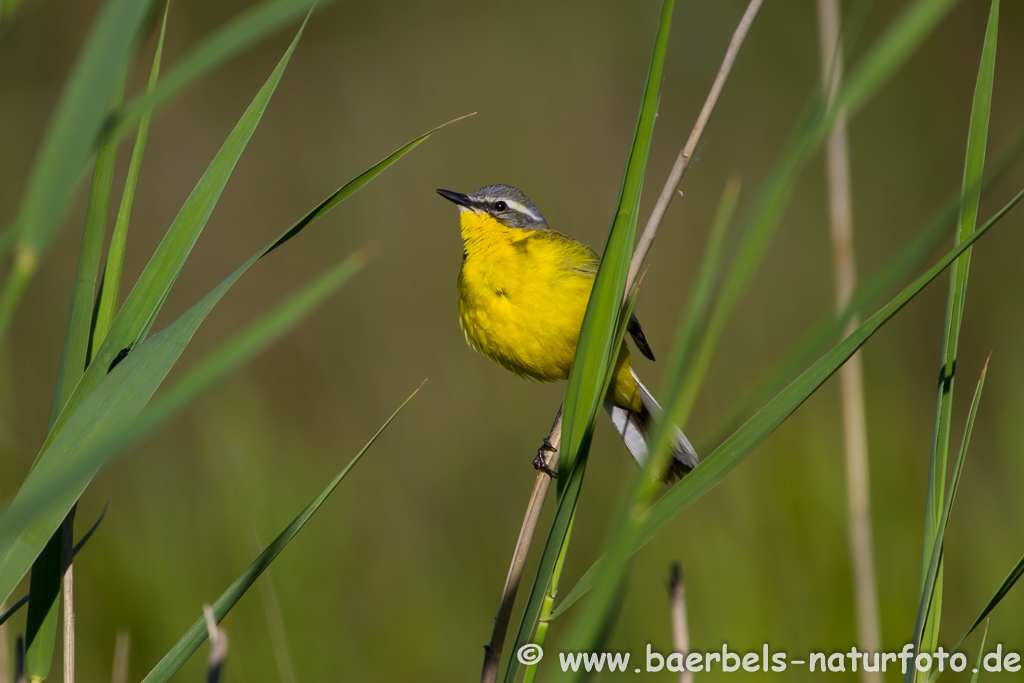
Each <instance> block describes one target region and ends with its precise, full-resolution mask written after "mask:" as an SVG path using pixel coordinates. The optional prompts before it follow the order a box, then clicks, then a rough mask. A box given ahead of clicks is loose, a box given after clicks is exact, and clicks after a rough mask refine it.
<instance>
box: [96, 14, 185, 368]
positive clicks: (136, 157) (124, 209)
mask: <svg viewBox="0 0 1024 683" xmlns="http://www.w3.org/2000/svg"><path fill="white" fill-rule="evenodd" d="M170 10H171V3H170V0H168V2H167V4H166V5H165V6H164V18H163V22H162V23H161V24H160V38H159V40H158V41H157V44H156V53H155V54H154V55H153V66H152V67H150V71H149V84H148V85H147V86H146V92H147V93H151V92H153V89H154V88H155V87H156V84H157V78H158V77H159V76H160V59H161V57H162V56H163V52H164V36H165V35H166V33H167V15H168V13H169V12H170ZM152 114H153V109H152V108H149V109H147V110H146V111H145V112H143V114H142V120H141V121H139V130H138V132H137V133H136V135H135V147H134V148H133V149H132V160H131V163H130V164H129V165H128V176H127V177H126V178H125V181H124V190H123V191H122V192H121V206H120V207H119V208H118V210H117V221H116V223H115V224H114V233H113V235H112V236H111V237H110V247H109V248H108V249H107V262H106V265H105V266H104V267H103V284H102V286H101V287H100V293H99V297H98V300H97V302H96V315H95V317H94V319H93V331H92V339H91V347H90V351H91V350H95V349H98V348H99V346H100V344H101V343H102V341H103V338H104V337H106V336H107V331H108V330H110V324H111V323H112V322H113V321H114V313H115V312H116V310H117V299H118V294H119V293H120V291H121V269H122V266H123V265H124V251H125V246H126V244H127V242H128V223H129V221H130V220H131V216H132V206H133V205H134V204H135V189H136V188H137V187H138V184H139V171H140V170H141V168H142V155H143V153H144V152H145V149H146V137H147V136H148V135H149V121H150V119H151V118H152ZM113 140H114V139H113V138H110V140H109V141H108V142H107V143H106V144H108V145H109V144H111V143H112V141H113ZM113 144H114V145H116V144H117V143H116V142H113ZM89 360H90V361H91V360H92V358H91V357H90V358H89Z"/></svg>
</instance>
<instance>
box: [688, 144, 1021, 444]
mask: <svg viewBox="0 0 1024 683" xmlns="http://www.w3.org/2000/svg"><path fill="white" fill-rule="evenodd" d="M1022 153H1024V129H1021V130H1020V131H1018V132H1017V134H1016V135H1015V136H1014V138H1013V139H1012V140H1011V141H1010V142H1009V143H1007V144H1006V145H1005V146H1004V147H1003V148H1002V149H1001V150H999V153H998V155H997V156H996V159H995V160H994V161H993V162H992V163H990V164H988V166H987V168H986V169H985V175H984V178H983V180H982V186H981V189H982V191H984V190H986V189H987V188H988V187H990V186H991V185H992V184H993V183H995V182H996V181H998V180H999V179H1000V178H1002V177H1003V176H1004V175H1005V174H1006V172H1007V171H1008V170H1009V169H1010V168H1012V166H1013V165H1014V164H1015V163H1016V162H1017V161H1018V160H1019V159H1020V157H1021V154H1022ZM959 212H960V192H959V191H957V192H956V194H955V195H954V196H952V197H950V198H949V200H948V201H947V203H946V205H945V206H944V207H943V208H942V209H941V210H939V211H938V212H936V214H935V215H934V216H933V217H932V218H931V219H930V220H929V221H928V222H927V223H926V224H925V227H924V228H922V229H921V231H920V232H919V233H918V234H917V236H915V237H914V238H913V239H912V240H910V241H909V242H908V243H907V245H906V246H905V247H904V248H903V249H902V250H901V251H900V252H899V253H898V254H897V255H896V256H895V257H893V258H892V259H891V260H890V261H889V262H888V263H887V264H886V265H885V266H884V267H882V268H881V269H879V270H878V271H877V272H876V273H874V274H873V275H872V276H871V277H870V278H869V279H867V280H866V281H865V282H863V283H862V284H861V285H860V286H859V287H858V288H857V290H856V291H855V292H854V295H853V297H852V298H851V299H850V303H849V304H848V305H847V307H846V309H845V310H843V311H842V312H841V313H840V314H839V315H838V316H837V315H835V313H834V312H832V311H829V312H827V313H825V314H824V315H823V316H822V318H821V319H820V320H819V321H818V322H817V323H816V324H815V325H814V326H813V327H812V328H811V329H810V330H809V331H808V332H807V334H805V335H804V337H803V338H802V339H801V340H800V341H799V342H798V343H797V344H796V345H795V346H794V347H793V350H792V351H791V352H790V353H789V354H787V356H786V357H785V359H784V360H783V361H782V362H780V363H779V364H778V365H776V367H775V368H774V369H773V370H772V372H771V373H770V374H769V375H767V376H766V377H765V379H764V380H763V381H761V382H760V383H759V384H758V386H757V387H756V388H755V389H754V390H753V391H751V392H750V394H749V395H748V396H747V397H746V398H745V399H743V400H741V401H740V402H739V403H738V404H737V405H736V407H735V408H734V409H733V410H732V412H731V413H730V414H729V416H728V417H727V418H726V419H725V420H723V421H722V424H721V425H720V426H719V427H718V428H716V429H715V430H714V432H713V433H712V435H711V437H709V438H708V440H707V441H708V443H711V444H719V443H721V442H722V441H724V440H725V439H726V437H728V436H729V435H730V434H732V433H733V432H734V431H736V430H737V429H738V428H739V427H740V425H742V424H743V423H744V422H745V421H746V420H747V419H749V418H750V416H751V415H753V413H754V412H755V411H756V410H757V409H758V408H759V407H760V406H762V405H764V404H765V402H767V401H768V400H769V399H771V397H772V396H774V395H775V394H777V393H778V392H779V391H781V390H782V389H783V388H784V387H785V386H786V384H787V383H789V382H791V381H792V379H793V378H794V377H796V376H797V375H798V374H800V372H801V370H803V369H805V368H806V367H807V366H808V365H810V364H811V363H812V362H813V361H814V360H815V359H816V358H817V357H818V356H819V355H821V354H822V353H823V352H824V351H825V350H826V348H827V347H826V344H829V343H834V341H833V340H836V339H838V337H839V335H840V334H841V333H842V331H843V329H844V328H845V327H846V323H847V322H849V320H850V319H851V318H852V317H853V316H854V315H855V314H856V313H858V312H860V311H862V310H863V309H864V307H865V306H867V305H868V304H870V303H872V302H874V301H875V300H877V299H878V298H879V297H881V296H882V294H884V293H885V292H887V291H890V290H891V289H892V288H894V287H895V286H896V285H897V284H899V282H900V281H901V280H903V279H904V278H906V277H907V275H908V273H910V272H911V270H912V269H913V268H915V267H919V266H920V265H922V264H923V262H924V259H925V257H926V256H927V255H928V253H929V252H930V251H931V250H932V249H933V248H934V247H935V246H936V245H937V244H938V243H939V242H940V240H941V239H942V238H943V237H945V236H946V235H947V234H948V233H947V232H946V231H947V230H948V229H949V227H950V226H951V225H953V224H954V222H955V221H956V218H957V216H958V215H959ZM677 424H678V423H677ZM681 426H684V427H685V425H681ZM705 450H708V449H705ZM698 452H700V451H698Z"/></svg>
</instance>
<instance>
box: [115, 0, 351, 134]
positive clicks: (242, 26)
mask: <svg viewBox="0 0 1024 683" xmlns="http://www.w3.org/2000/svg"><path fill="white" fill-rule="evenodd" d="M330 2H331V0H323V1H322V2H320V4H321V5H327V4H330ZM316 4H317V0H265V1H264V2H261V3H259V4H258V5H254V6H253V7H251V8H249V9H247V10H245V11H244V12H242V13H241V14H239V15H238V16H236V17H235V18H233V19H231V20H230V21H229V22H227V23H226V24H224V25H223V26H221V27H220V28H218V29H216V30H215V31H213V32H212V33H211V34H210V35H209V36H207V37H206V38H205V39H203V41H202V42H200V43H199V44H198V45H196V46H195V47H194V48H192V49H191V50H190V51H189V52H188V54H186V55H185V56H184V57H182V58H181V60H179V61H178V63H177V64H176V65H175V66H174V67H173V68H172V69H170V70H169V71H168V72H167V75H166V76H165V77H164V78H163V79H162V80H161V82H160V84H159V86H158V87H157V88H155V89H153V90H147V91H146V93H145V94H144V95H142V96H140V97H137V98H135V99H134V100H132V101H131V102H129V103H128V104H127V105H126V106H125V108H124V109H123V110H122V111H121V113H120V114H117V115H115V116H111V117H110V118H109V119H107V121H106V123H105V125H104V127H103V131H102V133H101V142H105V141H106V140H120V139H121V138H122V137H124V136H125V135H126V134H127V133H128V131H129V130H131V127H132V126H133V125H134V124H135V122H136V121H138V120H139V119H141V118H142V117H143V116H145V115H146V112H152V111H153V110H155V109H158V108H159V107H161V106H162V105H164V104H166V103H167V102H169V101H170V100H171V99H173V98H174V97H176V96H177V95H178V94H179V93H181V92H182V91H183V90H184V89H185V88H187V87H188V86H190V85H192V84H193V83H195V82H196V81H197V80H199V79H200V78H202V77H203V76H205V75H206V74H207V73H209V72H210V71H212V70H213V69H215V68H217V67H218V66H220V65H221V64H224V63H225V62H227V61H228V60H229V59H231V58H232V57H234V56H236V55H237V54H239V53H240V52H242V51H243V50H245V49H247V48H249V47H251V46H252V45H254V44H255V43H257V42H259V41H260V40H262V39H263V38H265V37H266V36H268V35H269V34H270V33H272V32H274V31H276V30H277V29H279V28H280V27H281V26H283V25H284V24H286V23H288V22H290V21H294V20H295V19H298V18H299V17H301V16H302V15H303V14H306V13H308V12H310V11H311V10H312V9H313V7H314V6H315V5H316Z"/></svg>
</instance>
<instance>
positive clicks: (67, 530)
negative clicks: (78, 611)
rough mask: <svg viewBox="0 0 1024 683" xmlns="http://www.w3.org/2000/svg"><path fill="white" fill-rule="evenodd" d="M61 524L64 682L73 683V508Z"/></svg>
mask: <svg viewBox="0 0 1024 683" xmlns="http://www.w3.org/2000/svg"><path fill="white" fill-rule="evenodd" d="M77 507H78V506H77V505H76V506H74V507H72V508H71V512H69V513H68V516H67V517H65V518H64V523H63V524H62V525H61V557H62V560H61V561H62V562H63V564H64V566H63V567H62V570H63V571H62V572H61V573H62V575H63V577H64V578H63V586H62V588H61V595H62V596H63V598H64V683H75V568H74V565H73V564H72V562H71V560H72V558H73V557H74V555H75V509H76V508H77Z"/></svg>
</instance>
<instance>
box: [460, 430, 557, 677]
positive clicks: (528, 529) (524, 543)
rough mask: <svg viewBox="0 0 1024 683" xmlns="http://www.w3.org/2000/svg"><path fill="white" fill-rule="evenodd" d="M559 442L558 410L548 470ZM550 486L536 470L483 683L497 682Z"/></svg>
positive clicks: (550, 436)
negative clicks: (517, 598) (527, 560)
mask: <svg viewBox="0 0 1024 683" xmlns="http://www.w3.org/2000/svg"><path fill="white" fill-rule="evenodd" d="M561 442H562V411H561V410H559V411H558V416H557V417H556V418H555V423H554V424H553V425H552V426H551V432H550V433H549V434H548V438H547V443H548V444H550V446H551V447H552V448H554V449H555V450H554V451H551V452H550V453H548V456H549V457H548V459H547V466H548V467H549V468H551V469H555V468H557V467H558V452H557V449H558V446H559V445H560V444H561ZM550 486H551V477H550V476H548V475H547V474H546V473H544V472H543V471H541V470H538V471H537V479H536V481H534V483H533V492H532V493H531V494H530V502H529V504H528V505H527V506H526V517H525V518H524V519H523V526H522V527H521V528H520V529H519V538H518V539H517V540H516V548H515V551H514V552H513V553H512V564H511V565H510V566H509V568H508V576H507V577H505V587H504V588H503V589H502V591H501V604H500V605H499V606H498V614H497V616H495V617H494V631H493V632H492V633H491V643H490V645H486V646H484V670H483V675H482V676H481V678H480V680H481V681H482V682H483V683H493V681H496V680H498V668H499V666H500V664H501V651H502V648H503V646H504V644H505V635H506V633H508V622H509V620H510V619H511V617H512V607H513V606H514V605H515V602H516V592H517V591H518V590H519V582H520V580H521V579H522V578H523V567H525V566H526V556H527V554H528V553H529V551H530V545H531V544H532V543H533V535H534V532H536V531H537V521H538V520H539V519H540V512H541V509H542V508H543V507H544V499H545V497H546V496H547V493H548V487H550Z"/></svg>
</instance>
